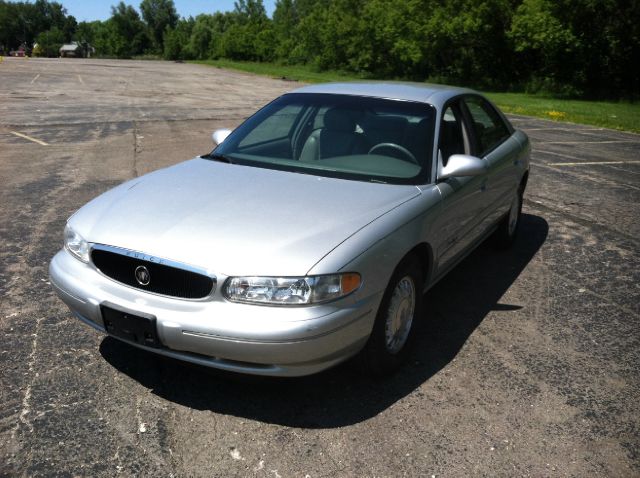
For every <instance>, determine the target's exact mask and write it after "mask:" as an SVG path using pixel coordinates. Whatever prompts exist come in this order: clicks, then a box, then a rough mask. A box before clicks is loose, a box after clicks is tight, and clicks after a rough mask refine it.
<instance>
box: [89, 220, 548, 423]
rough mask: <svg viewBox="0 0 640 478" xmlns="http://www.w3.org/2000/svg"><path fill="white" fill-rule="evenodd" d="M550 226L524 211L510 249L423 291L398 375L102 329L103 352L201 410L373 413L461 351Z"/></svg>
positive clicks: (477, 259) (333, 416)
mask: <svg viewBox="0 0 640 478" xmlns="http://www.w3.org/2000/svg"><path fill="white" fill-rule="evenodd" d="M548 229H549V226H548V224H547V222H546V221H545V220H544V219H543V218H542V217H539V216H534V215H530V214H523V216H522V222H521V230H520V235H519V237H518V240H517V242H516V244H515V245H514V247H513V248H511V249H510V250H508V251H506V252H505V251H497V250H495V249H494V248H493V247H492V245H491V243H490V242H491V241H487V242H486V243H485V244H483V245H481V246H480V247H479V248H478V249H477V250H476V251H474V252H473V253H472V254H471V255H470V256H469V257H467V258H466V259H465V260H464V261H463V262H461V263H460V264H459V265H458V266H457V267H456V268H455V269H453V270H452V271H451V272H450V273H449V274H448V275H447V276H446V277H445V278H444V279H442V281H440V282H439V283H438V284H437V285H436V286H435V287H433V288H432V289H431V290H430V291H429V292H428V293H427V294H426V295H425V304H426V307H425V309H426V310H425V313H424V317H423V320H422V321H421V325H420V326H419V328H418V329H417V330H416V332H417V334H418V337H417V340H416V348H415V351H414V352H413V356H412V358H411V360H410V361H409V362H408V363H407V364H406V365H405V366H404V367H403V368H401V369H400V370H399V371H398V372H397V373H396V374H395V375H393V376H391V377H387V378H380V379H372V378H368V377H363V376H361V375H359V374H358V372H357V370H356V369H355V367H354V366H353V364H352V363H351V362H347V363H345V364H343V365H341V366H338V367H336V368H334V369H331V370H328V371H326V372H323V373H321V374H317V375H313V376H310V377H302V378H295V379H293V378H290V379H283V378H271V377H250V376H245V375H241V374H231V373H226V372H221V371H216V370H213V369H209V368H206V367H200V366H196V365H191V364H187V363H183V362H180V361H177V360H172V359H169V358H165V357H161V356H158V355H155V354H152V353H149V352H146V351H143V350H140V349H137V348H135V347H132V346H129V345H127V344H124V343H122V342H120V341H118V340H115V339H113V338H110V337H107V338H105V339H104V340H103V341H102V343H101V345H100V353H101V354H102V356H103V357H104V358H105V360H107V361H108V362H109V363H110V364H111V365H112V366H113V367H115V368H116V369H118V370H119V371H121V372H122V373H124V374H126V375H128V376H129V377H131V378H133V379H134V380H136V381H138V382H139V383H140V384H142V385H143V386H145V387H147V388H149V389H150V390H151V391H152V392H153V393H155V394H156V395H158V396H160V397H162V398H164V399H166V400H169V401H171V402H174V403H178V404H180V405H183V406H186V407H191V408H195V409H198V410H211V411H214V412H216V413H223V414H229V415H233V416H238V417H244V418H250V419H253V420H259V421H262V422H266V423H276V424H281V425H286V426H294V427H303V428H332V427H341V426H345V425H350V424H354V423H358V422H361V421H363V420H366V419H368V418H371V417H373V416H375V415H377V414H378V413H380V412H381V411H383V410H385V409H386V408H388V407H389V406H390V405H392V404H393V403H395V402H396V401H398V400H399V399H401V398H403V397H405V396H407V395H408V394H410V393H411V392H412V391H414V390H415V389H416V388H418V387H419V386H420V385H421V384H423V383H424V382H425V381H427V380H429V378H431V377H432V376H433V375H435V374H436V373H437V372H438V371H439V370H441V369H442V368H443V367H445V366H446V365H447V364H448V363H449V362H451V360H452V359H453V358H455V356H456V355H457V353H458V352H459V350H460V349H461V348H462V346H463V345H464V343H465V342H466V340H467V338H468V337H469V336H470V335H471V334H472V333H473V331H474V330H475V329H476V327H477V326H478V325H479V324H480V323H481V322H482V320H483V319H484V318H485V317H486V315H487V314H488V313H489V312H490V311H492V310H499V311H515V310H518V309H520V308H521V306H518V305H514V304H503V303H499V300H500V298H501V297H502V296H503V295H504V293H505V292H506V291H507V289H508V288H509V287H510V286H511V284H512V283H513V282H514V281H515V280H516V279H517V277H518V276H519V275H520V273H521V272H522V271H523V270H524V268H525V267H526V266H527V264H528V263H529V262H530V261H531V259H532V258H533V257H534V255H535V254H536V252H537V251H538V250H539V249H540V247H541V246H542V244H543V243H544V242H545V240H546V237H547V232H548Z"/></svg>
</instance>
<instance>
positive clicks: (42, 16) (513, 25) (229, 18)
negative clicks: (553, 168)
mask: <svg viewBox="0 0 640 478" xmlns="http://www.w3.org/2000/svg"><path fill="white" fill-rule="evenodd" d="M140 11H141V12H142V17H143V19H144V22H143V21H142V20H141V19H140V16H139V15H138V13H137V11H136V10H135V8H133V7H131V6H127V5H125V4H124V3H122V2H121V3H120V4H118V5H117V6H115V7H113V8H112V15H111V18H109V19H108V20H107V21H104V22H91V23H86V22H82V23H81V24H80V25H77V24H76V22H75V19H74V18H73V17H70V16H67V14H66V11H65V10H64V8H63V7H62V5H61V4H59V3H56V2H48V1H47V0H36V1H35V2H34V3H27V2H7V1H5V0H0V48H2V49H4V50H8V49H13V48H17V47H18V46H19V45H20V44H21V43H23V42H26V43H27V45H31V44H32V43H33V40H34V39H35V37H36V35H38V34H39V33H41V32H47V31H49V30H51V29H52V28H54V27H55V28H57V29H59V30H60V31H62V32H63V35H64V38H65V41H68V40H69V39H71V38H72V39H75V40H78V41H85V42H89V43H91V44H92V46H94V47H95V48H96V53H97V54H98V55H102V56H110V57H119V58H130V57H131V56H134V55H140V54H162V55H163V56H164V57H165V58H168V59H181V60H188V59H198V60H206V59H229V60H233V61H265V62H271V61H275V62H277V63H279V64H285V65H307V66H309V67H311V68H312V69H313V70H318V71H322V70H340V71H348V72H350V73H352V74H356V75H358V76H367V77H375V78H381V79H383V78H389V79H412V80H418V81H422V80H427V79H428V80H430V81H437V82H442V83H451V84H460V85H467V86H475V87H478V88H487V89H493V90H496V89H500V90H519V91H527V92H533V93H549V94H553V95H555V96H559V97H592V98H630V99H637V98H638V97H640V68H638V66H637V65H639V64H640V1H638V0H403V1H400V0H277V1H276V7H275V11H274V14H273V19H270V18H268V17H267V14H266V11H265V8H264V4H263V1H262V0H237V1H236V2H235V8H234V9H233V11H231V12H225V13H220V12H218V13H213V14H203V15H198V16H197V17H196V18H195V19H192V18H189V19H181V20H178V15H177V13H176V10H175V6H174V3H173V0H142V1H141V3H140Z"/></svg>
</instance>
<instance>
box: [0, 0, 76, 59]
mask: <svg viewBox="0 0 640 478" xmlns="http://www.w3.org/2000/svg"><path fill="white" fill-rule="evenodd" d="M75 27H76V20H75V18H73V17H72V16H67V11H66V9H65V8H64V7H63V6H62V4H60V3H58V2H48V1H47V0H36V1H35V2H33V3H29V2H7V1H4V0H0V51H5V52H9V51H10V50H14V49H17V48H18V47H19V46H20V45H26V46H27V49H30V48H31V47H32V46H33V44H34V42H35V41H36V37H37V36H38V35H39V34H41V33H43V32H46V31H49V30H52V29H54V28H55V29H57V30H59V31H62V34H63V41H67V40H68V39H70V38H71V37H72V36H73V34H74V32H75ZM54 34H55V35H57V33H54Z"/></svg>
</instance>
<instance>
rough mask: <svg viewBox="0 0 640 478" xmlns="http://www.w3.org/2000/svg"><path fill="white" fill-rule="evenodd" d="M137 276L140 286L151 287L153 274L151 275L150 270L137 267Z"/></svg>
mask: <svg viewBox="0 0 640 478" xmlns="http://www.w3.org/2000/svg"><path fill="white" fill-rule="evenodd" d="M135 275H136V280H137V281H138V284H140V285H149V282H151V274H149V269H147V268H146V267H145V266H138V267H136V272H135Z"/></svg>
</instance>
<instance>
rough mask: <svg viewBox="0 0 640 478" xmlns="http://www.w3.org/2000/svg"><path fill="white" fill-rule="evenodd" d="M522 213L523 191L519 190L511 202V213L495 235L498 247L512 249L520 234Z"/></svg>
mask: <svg viewBox="0 0 640 478" xmlns="http://www.w3.org/2000/svg"><path fill="white" fill-rule="evenodd" d="M521 213H522V190H521V189H520V188H518V191H517V192H516V195H515V197H514V198H513V200H512V201H511V207H510V208H509V212H508V213H507V215H506V216H505V217H504V219H503V220H502V222H501V223H500V225H499V226H498V230H497V231H496V233H495V239H496V245H497V246H498V247H499V248H501V249H508V248H509V247H511V245H512V244H513V242H514V241H515V239H516V235H517V234H518V229H519V227H520V216H521Z"/></svg>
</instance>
